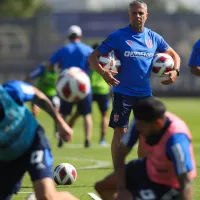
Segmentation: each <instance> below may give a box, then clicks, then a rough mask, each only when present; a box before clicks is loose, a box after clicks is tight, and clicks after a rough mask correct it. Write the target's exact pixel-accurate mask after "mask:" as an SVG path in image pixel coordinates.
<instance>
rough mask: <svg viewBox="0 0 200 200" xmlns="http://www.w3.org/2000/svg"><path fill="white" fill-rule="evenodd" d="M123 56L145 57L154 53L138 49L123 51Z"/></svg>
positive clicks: (150, 56)
mask: <svg viewBox="0 0 200 200" xmlns="http://www.w3.org/2000/svg"><path fill="white" fill-rule="evenodd" d="M124 56H125V57H147V58H152V57H153V56H154V53H148V52H138V51H125V52H124Z"/></svg>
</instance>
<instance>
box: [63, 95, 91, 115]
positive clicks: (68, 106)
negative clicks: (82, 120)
mask: <svg viewBox="0 0 200 200" xmlns="http://www.w3.org/2000/svg"><path fill="white" fill-rule="evenodd" d="M74 105H77V111H78V112H79V113H80V114H81V115H83V116H85V115H87V114H90V113H91V112H92V94H91V93H90V94H88V95H87V96H86V97H85V98H84V99H83V100H81V101H79V102H78V103H68V102H66V101H64V100H61V106H60V113H61V114H62V115H63V116H68V115H70V114H71V112H72V108H73V106H74Z"/></svg>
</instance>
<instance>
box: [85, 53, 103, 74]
mask: <svg viewBox="0 0 200 200" xmlns="http://www.w3.org/2000/svg"><path fill="white" fill-rule="evenodd" d="M99 56H100V53H99V52H96V50H95V52H93V53H92V54H91V55H90V56H89V58H88V61H89V64H90V67H91V68H92V69H94V70H95V71H96V72H98V73H99V74H100V75H101V76H102V75H103V74H104V72H105V70H104V69H103V67H102V66H101V65H100V63H99V59H98V57H99Z"/></svg>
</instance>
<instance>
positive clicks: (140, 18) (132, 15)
mask: <svg viewBox="0 0 200 200" xmlns="http://www.w3.org/2000/svg"><path fill="white" fill-rule="evenodd" d="M128 14H129V20H130V23H131V26H132V28H134V29H136V30H142V29H143V28H144V24H145V22H146V20H147V16H148V13H147V7H145V5H144V4H135V5H132V6H130V7H129V11H128Z"/></svg>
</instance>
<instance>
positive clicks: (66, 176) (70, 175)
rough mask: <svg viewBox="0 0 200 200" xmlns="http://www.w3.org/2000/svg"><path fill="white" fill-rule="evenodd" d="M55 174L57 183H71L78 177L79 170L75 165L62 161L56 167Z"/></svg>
mask: <svg viewBox="0 0 200 200" xmlns="http://www.w3.org/2000/svg"><path fill="white" fill-rule="evenodd" d="M53 176H54V181H55V182H56V184H57V185H71V184H72V183H74V181H76V179H77V172H76V169H75V167H74V166H73V165H71V164H69V163H61V164H59V165H58V166H57V167H56V168H55V169H54V172H53Z"/></svg>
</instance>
